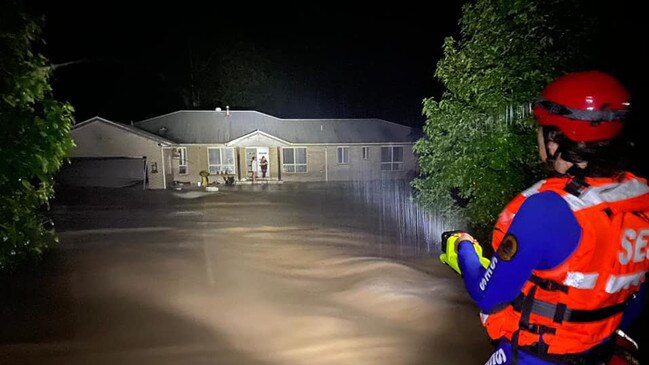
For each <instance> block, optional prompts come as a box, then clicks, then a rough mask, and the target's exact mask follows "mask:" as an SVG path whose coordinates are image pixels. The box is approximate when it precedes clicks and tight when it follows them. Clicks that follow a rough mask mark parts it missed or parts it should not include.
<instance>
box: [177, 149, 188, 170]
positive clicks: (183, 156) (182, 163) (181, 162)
mask: <svg viewBox="0 0 649 365" xmlns="http://www.w3.org/2000/svg"><path fill="white" fill-rule="evenodd" d="M178 152H179V153H180V158H179V159H178V173H179V174H181V175H186V174H187V147H180V148H178Z"/></svg>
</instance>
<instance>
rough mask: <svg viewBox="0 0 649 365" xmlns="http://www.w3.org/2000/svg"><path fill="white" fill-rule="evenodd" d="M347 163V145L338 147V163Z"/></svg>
mask: <svg viewBox="0 0 649 365" xmlns="http://www.w3.org/2000/svg"><path fill="white" fill-rule="evenodd" d="M348 163H349V147H338V164H341V165H343V164H348Z"/></svg>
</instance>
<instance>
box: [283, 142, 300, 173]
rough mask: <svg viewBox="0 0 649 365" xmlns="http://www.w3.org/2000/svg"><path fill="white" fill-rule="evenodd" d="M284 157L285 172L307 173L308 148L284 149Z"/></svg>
mask: <svg viewBox="0 0 649 365" xmlns="http://www.w3.org/2000/svg"><path fill="white" fill-rule="evenodd" d="M282 157H283V158H282V170H284V172H306V147H298V148H283V149H282Z"/></svg>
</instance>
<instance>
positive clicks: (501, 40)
mask: <svg viewBox="0 0 649 365" xmlns="http://www.w3.org/2000/svg"><path fill="white" fill-rule="evenodd" d="M579 3H580V2H579V1H576V0H550V1H548V0H533V1H530V0H477V1H476V2H475V3H469V4H465V5H464V7H463V9H462V10H463V15H462V19H461V20H460V28H461V34H460V37H459V39H458V40H456V39H453V38H451V37H448V38H446V39H445V41H444V46H443V48H444V58H443V59H442V60H441V61H439V63H438V64H437V69H436V72H435V76H436V77H437V78H438V79H439V80H440V81H441V82H442V83H443V85H444V86H445V89H446V91H445V92H444V93H443V95H442V97H441V98H440V99H439V100H435V99H433V98H429V99H425V100H424V103H423V105H424V106H423V112H424V115H425V116H426V117H427V121H426V124H425V126H424V137H423V138H422V139H420V140H419V141H418V142H417V143H416V145H415V152H416V153H417V155H418V159H419V165H420V171H421V173H422V175H421V177H420V178H418V179H416V180H415V181H414V182H413V187H414V188H415V190H416V192H417V195H418V197H419V198H420V200H421V201H422V202H423V203H424V204H425V205H427V206H435V207H437V208H438V209H440V211H441V213H442V214H443V215H444V216H445V217H447V218H449V219H462V220H466V221H468V222H470V226H471V227H472V228H473V229H474V230H476V231H477V232H479V236H481V239H483V240H484V239H485V238H486V237H485V233H486V232H487V231H488V229H489V228H490V227H491V226H492V225H493V223H494V222H495V220H496V217H497V214H498V213H499V212H500V210H501V209H502V208H503V206H504V204H505V203H506V202H507V201H509V200H510V199H511V198H513V197H514V196H515V194H517V193H518V192H520V191H521V190H523V189H524V188H525V187H527V186H528V185H529V184H531V183H532V182H533V181H534V180H536V179H537V178H538V177H539V172H540V170H541V169H540V164H539V163H538V157H537V150H536V139H535V127H534V123H533V122H532V120H531V119H532V118H531V117H530V113H529V110H530V102H531V101H533V100H534V99H535V98H536V97H537V96H538V93H539V91H540V90H541V88H542V87H543V85H545V84H546V83H547V82H548V81H549V80H551V79H552V78H554V77H555V76H557V75H559V74H561V73H564V72H566V71H569V70H574V69H579V68H581V67H585V66H586V65H589V61H590V59H589V57H588V52H587V51H588V50H589V49H590V43H589V42H590V38H589V37H588V35H589V34H591V32H592V31H593V29H594V27H593V21H591V20H590V19H592V17H590V16H589V15H588V14H587V11H585V9H581V7H583V6H582V5H580V4H579ZM591 54H592V52H591ZM450 192H454V193H456V194H455V195H457V196H455V199H454V197H453V196H452V194H450ZM458 196H459V199H462V200H464V203H465V207H460V206H458V204H456V200H457V198H458Z"/></svg>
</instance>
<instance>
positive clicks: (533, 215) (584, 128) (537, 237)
mask: <svg viewBox="0 0 649 365" xmlns="http://www.w3.org/2000/svg"><path fill="white" fill-rule="evenodd" d="M628 109H629V93H628V92H627V90H626V89H625V88H624V87H623V86H622V84H621V83H620V82H619V81H617V80H616V79H615V78H613V77H612V76H610V75H608V74H605V73H602V72H598V71H586V72H576V73H571V74H567V75H564V76H562V77H559V78H558V79H556V80H555V81H553V82H551V83H550V84H549V85H548V86H547V87H546V88H545V89H544V90H543V92H542V95H541V98H540V99H539V100H538V101H537V102H535V104H534V106H533V114H534V116H535V118H536V119H537V121H538V123H539V124H540V126H539V130H538V143H539V154H540V157H541V159H542V160H543V161H544V162H547V163H548V164H549V166H550V167H551V168H552V169H553V170H554V173H553V176H552V177H549V178H547V179H545V180H542V181H539V182H538V183H536V184H535V185H533V186H532V187H530V188H529V189H527V190H525V191H523V192H522V193H520V194H519V195H518V196H516V197H515V198H514V199H513V200H512V201H511V202H510V203H509V204H508V205H507V206H506V207H505V209H504V210H503V211H502V213H501V214H500V215H499V218H498V221H497V223H496V225H495V229H494V231H493V236H492V245H493V248H494V252H495V254H494V255H493V257H492V259H491V262H490V263H489V265H488V266H487V267H486V268H485V267H484V266H483V265H482V264H481V262H480V255H479V254H478V253H479V252H481V251H480V250H477V249H476V245H477V242H476V241H475V240H474V239H473V237H471V236H470V235H469V234H467V233H459V234H457V235H455V236H454V237H452V239H449V240H448V241H447V245H450V246H451V247H450V249H451V250H452V251H456V252H457V255H454V254H453V255H443V256H442V257H441V258H442V261H444V262H446V263H447V264H449V266H451V267H453V264H455V265H456V266H457V267H458V270H456V271H458V272H461V273H462V275H463V279H464V284H465V286H466V288H467V290H468V292H469V294H470V295H471V297H472V298H473V299H474V300H475V301H476V302H477V303H478V305H479V307H480V310H481V313H480V318H481V320H482V323H483V325H484V327H485V328H486V330H487V333H488V335H489V337H490V338H491V339H492V340H494V343H495V344H496V350H495V351H494V353H493V355H492V357H491V358H490V359H489V361H487V364H516V363H518V364H539V365H541V364H543V365H545V364H604V363H606V361H607V360H608V359H609V358H610V357H611V354H612V348H613V345H614V340H613V338H614V332H615V331H616V330H617V329H619V328H621V327H626V326H628V324H629V323H630V322H631V321H633V320H634V319H635V318H637V317H638V315H639V314H640V311H641V310H642V299H643V298H641V296H642V294H644V288H643V287H645V286H646V285H643V283H644V281H645V275H646V273H647V271H648V270H649V249H648V247H647V246H648V244H647V241H649V187H648V186H647V183H646V180H644V179H643V178H640V177H637V176H635V175H633V174H632V173H630V172H627V171H624V170H623V169H622V167H621V165H620V162H621V161H618V160H619V159H618V157H619V156H620V155H619V154H618V153H616V152H615V151H616V150H615V146H616V145H618V144H619V138H618V137H619V135H620V134H621V132H622V129H623V124H624V119H625V117H626V114H627V113H628ZM454 260H457V262H453V261H454Z"/></svg>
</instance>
